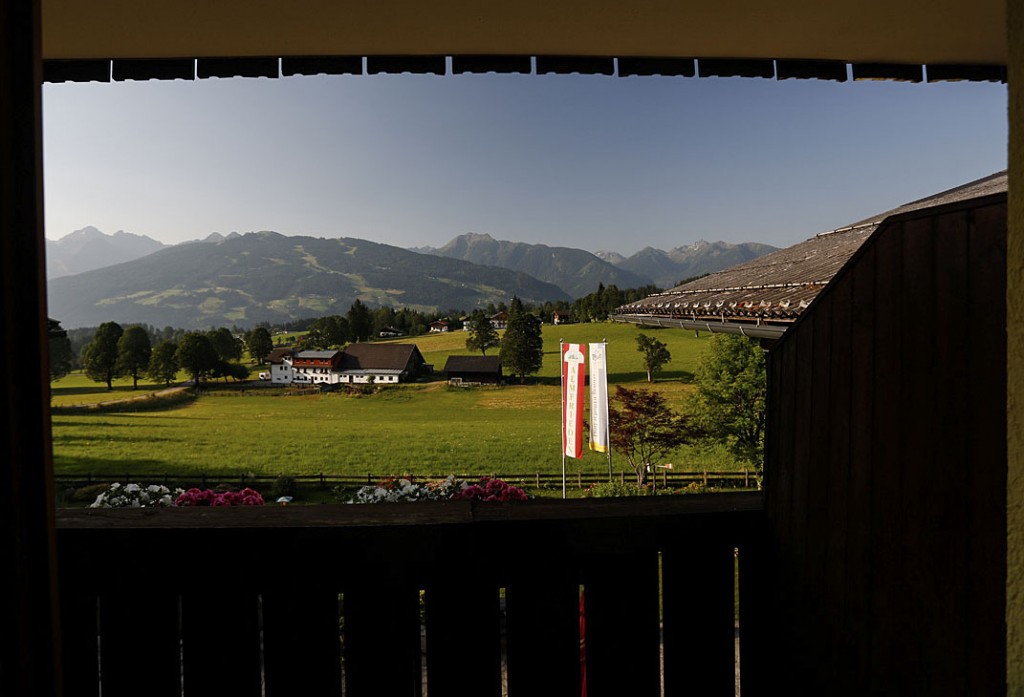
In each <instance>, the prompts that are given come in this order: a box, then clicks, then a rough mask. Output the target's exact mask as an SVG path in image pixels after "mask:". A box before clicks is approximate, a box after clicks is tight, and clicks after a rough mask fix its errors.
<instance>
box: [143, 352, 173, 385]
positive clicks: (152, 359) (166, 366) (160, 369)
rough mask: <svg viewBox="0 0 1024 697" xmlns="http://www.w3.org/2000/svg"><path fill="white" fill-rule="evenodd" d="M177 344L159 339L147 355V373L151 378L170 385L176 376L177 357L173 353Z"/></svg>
mask: <svg viewBox="0 0 1024 697" xmlns="http://www.w3.org/2000/svg"><path fill="white" fill-rule="evenodd" d="M177 351H178V345H177V344H176V343H174V342H173V341H161V342H160V343H159V344H157V345H156V346H155V347H154V348H153V352H152V354H150V356H149V367H148V370H147V373H148V374H149V377H150V378H151V379H152V380H155V381H156V382H162V383H164V384H165V385H168V386H169V385H170V384H171V383H172V382H174V379H175V378H176V377H177V376H178V368H179V366H178V359H177V357H176V356H175V353H176V352H177Z"/></svg>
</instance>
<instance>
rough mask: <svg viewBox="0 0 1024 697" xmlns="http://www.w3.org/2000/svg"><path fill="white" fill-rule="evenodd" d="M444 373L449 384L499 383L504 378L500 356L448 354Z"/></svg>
mask: <svg viewBox="0 0 1024 697" xmlns="http://www.w3.org/2000/svg"><path fill="white" fill-rule="evenodd" d="M444 375H445V377H446V378H448V384H449V385H497V384H499V383H500V382H501V380H502V374H501V359H500V358H499V357H498V356H448V362H447V363H445V364H444Z"/></svg>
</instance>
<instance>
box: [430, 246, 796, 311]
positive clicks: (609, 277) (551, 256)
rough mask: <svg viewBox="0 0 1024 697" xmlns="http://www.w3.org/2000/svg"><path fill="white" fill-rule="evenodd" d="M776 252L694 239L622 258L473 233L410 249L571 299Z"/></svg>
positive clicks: (664, 281)
mask: <svg viewBox="0 0 1024 697" xmlns="http://www.w3.org/2000/svg"><path fill="white" fill-rule="evenodd" d="M777 250H778V247H773V246H771V245H769V244H761V243H759V242H742V243H739V244H733V243H730V242H705V241H704V240H698V241H697V242H694V243H693V244H691V245H687V246H685V247H676V248H675V249H671V250H669V251H667V252H665V251H662V250H660V249H654V248H653V247H645V248H644V249H641V250H640V251H639V252H637V253H636V254H634V255H633V256H630V257H625V256H623V255H621V254H619V253H617V252H608V251H601V252H597V253H591V252H586V251H584V250H582V249H573V248H570V247H549V246H547V245H544V244H526V243H524V242H508V241H505V240H496V239H494V238H493V237H491V236H490V235H486V234H483V235H482V234H476V233H468V234H465V235H459V236H458V237H456V238H455V239H453V240H452V241H450V242H449V243H448V244H446V245H444V246H443V247H437V248H435V247H418V248H416V247H414V248H413V251H416V252H420V253H422V254H435V255H438V256H443V257H449V258H453V259H463V260H465V261H472V262H474V263H477V264H489V265H493V266H501V267H504V268H506V269H513V270H515V271H522V272H524V273H528V274H530V275H531V276H534V277H536V278H539V279H540V280H542V281H547V282H548V283H554V284H556V285H558V286H559V287H561V288H562V289H563V290H564V291H565V292H566V293H568V294H569V295H571V296H572V297H574V298H579V297H582V296H584V295H587V294H588V293H593V292H594V290H595V289H597V285H598V283H603V284H604V285H606V286H608V285H613V284H614V285H616V286H618V287H619V288H637V287H639V286H645V285H649V284H652V283H653V284H654V285H656V286H658V287H660V288H672V287H673V286H675V285H678V283H679V281H681V280H683V279H686V278H692V277H694V276H702V275H704V274H708V273H712V272H714V271H721V270H722V269H727V268H729V267H731V266H735V265H736V264H741V263H743V262H745V261H750V260H751V259H756V258H757V257H759V256H761V255H763V254H768V253H769V252H774V251H777Z"/></svg>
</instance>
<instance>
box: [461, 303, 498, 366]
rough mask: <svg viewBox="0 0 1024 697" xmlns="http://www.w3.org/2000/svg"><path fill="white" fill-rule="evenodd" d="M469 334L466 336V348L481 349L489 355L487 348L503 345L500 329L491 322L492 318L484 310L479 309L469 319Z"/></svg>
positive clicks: (470, 349)
mask: <svg viewBox="0 0 1024 697" xmlns="http://www.w3.org/2000/svg"><path fill="white" fill-rule="evenodd" d="M469 322H470V324H469V336H468V337H466V349H467V350H469V351H479V352H480V353H482V354H483V355H485V356H486V355H487V349H492V348H497V347H498V346H501V339H500V338H499V337H498V330H497V329H495V328H494V325H493V324H491V318H490V317H488V316H487V314H485V313H484V311H483V310H477V311H476V312H474V313H473V316H472V317H471V318H470V320H469Z"/></svg>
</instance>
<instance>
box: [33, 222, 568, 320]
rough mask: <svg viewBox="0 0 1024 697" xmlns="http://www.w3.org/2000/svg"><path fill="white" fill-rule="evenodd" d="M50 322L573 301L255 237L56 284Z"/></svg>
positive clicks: (532, 282)
mask: <svg viewBox="0 0 1024 697" xmlns="http://www.w3.org/2000/svg"><path fill="white" fill-rule="evenodd" d="M48 289H49V308H50V316H51V317H54V318H55V319H58V320H60V321H61V322H62V323H63V324H64V326H65V327H82V326H95V325H98V324H100V323H101V322H105V321H108V320H113V321H117V322H123V323H128V322H145V323H148V324H152V325H155V326H165V325H171V326H175V327H183V328H206V327H209V326H211V325H224V324H238V325H250V326H251V325H252V324H255V323H257V322H261V321H269V322H280V321H284V320H288V319H298V318H303V317H313V316H317V315H321V314H344V313H345V312H346V311H348V309H349V307H350V306H351V304H352V303H353V301H355V300H356V298H359V299H360V300H362V301H363V302H365V303H367V304H369V305H373V306H376V305H390V306H393V307H410V308H414V309H417V310H422V311H435V310H445V309H449V308H460V309H467V310H469V309H472V308H475V307H483V306H486V305H487V304H488V303H495V304H497V303H499V302H507V301H508V300H509V299H510V298H511V297H512V296H513V295H518V296H519V297H520V298H522V299H523V301H524V302H534V303H537V302H541V303H542V302H544V301H546V300H569V299H570V298H569V296H568V295H567V294H566V293H565V292H564V291H563V290H561V289H560V288H558V287H557V286H554V285H552V284H550V283H544V282H543V281H539V280H537V279H535V278H533V277H532V276H528V275H527V274H524V273H519V272H515V271H510V270H508V269H501V268H497V267H493V266H480V265H478V264H472V263H469V262H465V261H460V260H457V259H446V258H443V257H434V256H426V255H422V254H417V253H415V252H410V251H409V250H406V249H401V248H399V247H393V246H391V245H386V244H379V243H376V242H369V241H366V240H358V239H351V238H340V239H323V238H314V237H286V236H284V235H281V234H279V233H276V232H252V233H247V234H245V235H240V236H237V237H233V238H231V239H223V240H221V241H210V242H206V243H199V242H193V243H184V244H179V245H175V246H173V247H167V248H164V249H161V250H159V251H157V252H155V253H153V254H150V255H148V256H145V257H142V258H140V259H135V260H133V261H129V262H125V263H122V264H116V265H114V266H109V267H105V268H102V269H96V270H93V271H87V272H85V273H80V274H77V275H74V276H64V277H61V278H54V279H50V281H49V284H48Z"/></svg>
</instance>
